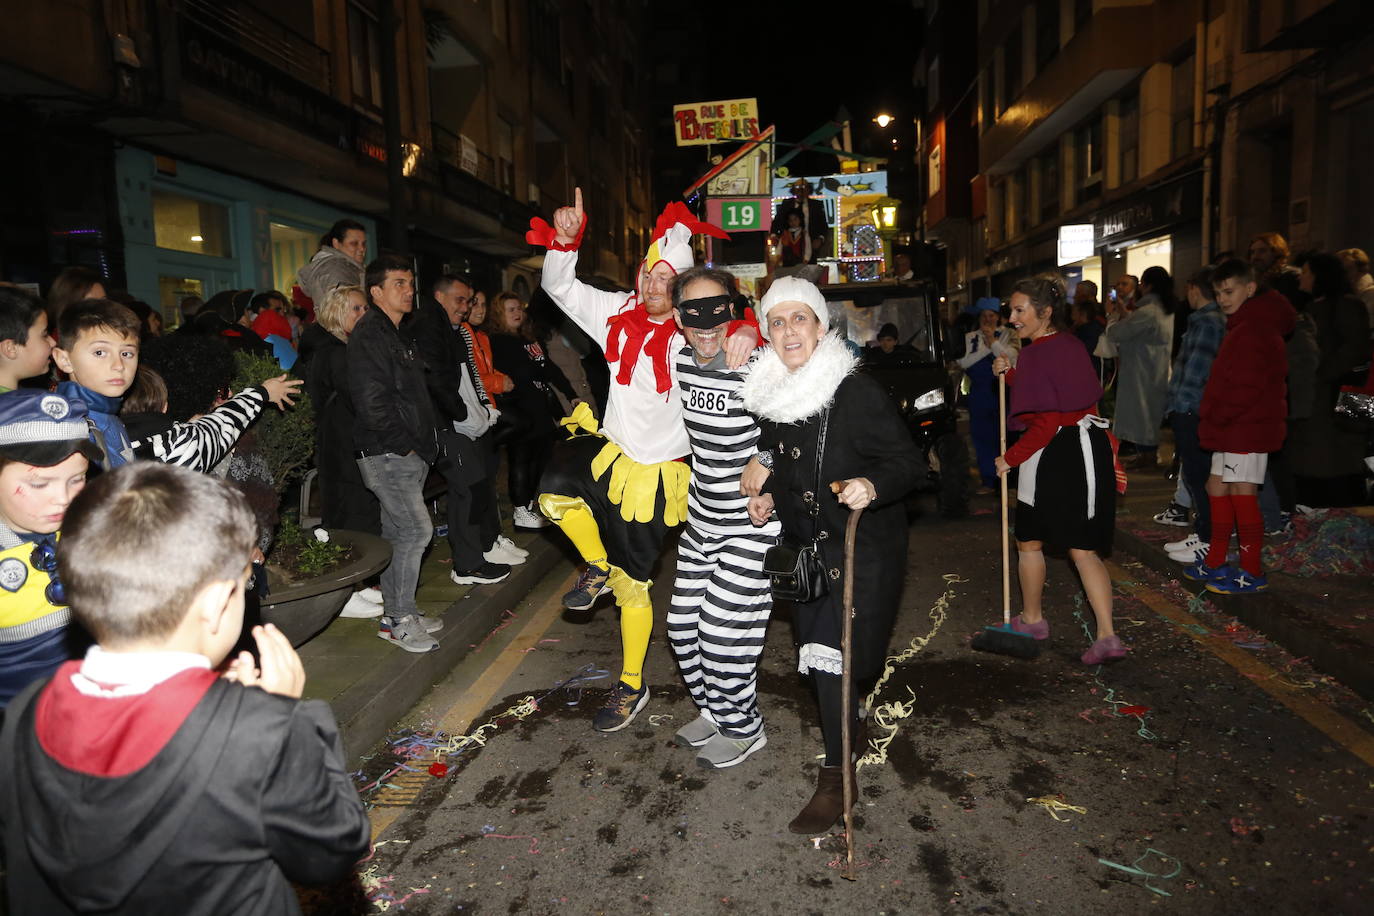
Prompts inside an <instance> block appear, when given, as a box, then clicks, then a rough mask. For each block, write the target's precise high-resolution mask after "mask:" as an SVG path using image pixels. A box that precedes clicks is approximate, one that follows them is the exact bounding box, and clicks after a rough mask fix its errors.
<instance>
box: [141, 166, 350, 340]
mask: <svg viewBox="0 0 1374 916" xmlns="http://www.w3.org/2000/svg"><path fill="white" fill-rule="evenodd" d="M115 173H116V180H117V183H118V198H119V218H120V221H121V223H122V224H123V230H124V242H125V250H124V255H125V266H126V271H127V277H128V287H129V292H130V293H132V294H133V295H134V296H136V297H137V298H139V299H142V300H143V301H145V302H147V303H148V304H149V305H151V306H153V307H154V308H155V309H157V310H158V311H160V312H162V315H163V318H164V319H165V321H166V322H167V324H168V325H169V326H174V325H176V324H179V323H180V321H181V313H180V302H181V300H182V299H183V298H184V297H186V296H200V297H201V298H203V299H209V298H210V297H211V296H213V295H214V294H215V293H218V292H221V291H223V290H230V289H234V290H237V289H252V290H256V291H259V292H261V291H263V290H272V289H276V290H280V291H281V292H283V293H286V294H287V296H288V297H289V296H290V294H291V287H292V285H293V284H294V283H295V277H296V271H297V270H299V269H300V267H301V266H302V265H304V264H305V263H307V262H308V261H309V260H310V258H311V256H313V255H314V253H315V250H316V249H317V248H318V247H319V239H320V236H321V235H323V234H324V232H325V230H327V229H328V228H329V227H330V226H331V225H333V223H334V222H335V220H338V219H342V218H345V217H349V218H352V219H356V220H358V221H359V222H360V223H362V224H363V225H364V226H366V227H367V235H368V251H369V257H371V255H372V254H373V253H375V251H376V231H375V226H374V224H373V221H372V220H370V219H367V218H364V217H362V216H359V215H358V214H356V213H348V212H341V211H340V210H339V209H337V208H335V207H330V206H328V205H326V204H322V203H320V202H318V201H315V200H311V199H309V198H306V197H301V196H299V195H296V194H292V193H289V192H287V191H280V190H276V189H274V188H270V187H267V186H266V185H262V184H259V183H257V182H255V181H250V180H248V179H245V178H239V177H237V176H233V175H228V174H225V173H223V172H219V171H216V170H214V169H210V168H206V167H204V166H199V165H195V164H193V163H190V162H187V161H185V160H179V159H172V158H169V157H166V156H160V155H157V154H155V153H152V152H149V151H147V150H142V149H138V148H135V147H124V148H123V149H120V150H118V152H117V153H116V160H115Z"/></svg>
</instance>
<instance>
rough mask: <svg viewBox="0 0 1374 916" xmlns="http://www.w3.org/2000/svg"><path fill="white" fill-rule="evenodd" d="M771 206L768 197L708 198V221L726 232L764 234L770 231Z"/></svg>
mask: <svg viewBox="0 0 1374 916" xmlns="http://www.w3.org/2000/svg"><path fill="white" fill-rule="evenodd" d="M770 204H772V201H771V200H770V199H769V198H767V197H708V198H707V199H706V221H707V222H709V223H713V224H715V225H717V226H719V227H720V228H722V229H724V230H725V231H726V232H764V231H766V230H767V229H768V223H769V216H770V215H771V214H770V213H769V210H770Z"/></svg>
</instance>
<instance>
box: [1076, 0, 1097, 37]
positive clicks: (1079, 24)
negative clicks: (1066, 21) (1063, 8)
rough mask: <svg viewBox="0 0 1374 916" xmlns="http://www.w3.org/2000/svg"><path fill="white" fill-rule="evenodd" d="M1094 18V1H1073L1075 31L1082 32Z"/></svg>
mask: <svg viewBox="0 0 1374 916" xmlns="http://www.w3.org/2000/svg"><path fill="white" fill-rule="evenodd" d="M1092 18H1093V0H1073V30H1074V32H1075V33H1077V32H1079V31H1081V30H1082V29H1083V27H1084V26H1086V25H1087V24H1088V22H1089V21H1090V20H1091V19H1092Z"/></svg>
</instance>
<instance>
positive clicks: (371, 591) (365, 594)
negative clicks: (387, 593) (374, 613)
mask: <svg viewBox="0 0 1374 916" xmlns="http://www.w3.org/2000/svg"><path fill="white" fill-rule="evenodd" d="M357 594H358V595H360V596H361V597H362V598H363V600H364V601H371V602H372V603H373V604H375V605H377V606H378V607H381V606H382V590H381V588H380V587H378V586H376V585H373V586H370V587H369V588H361V589H358V592H357Z"/></svg>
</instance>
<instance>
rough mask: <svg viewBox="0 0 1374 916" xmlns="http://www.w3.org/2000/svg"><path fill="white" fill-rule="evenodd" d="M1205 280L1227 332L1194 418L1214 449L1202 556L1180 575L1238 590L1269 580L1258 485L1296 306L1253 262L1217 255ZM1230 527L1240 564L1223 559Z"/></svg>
mask: <svg viewBox="0 0 1374 916" xmlns="http://www.w3.org/2000/svg"><path fill="white" fill-rule="evenodd" d="M1212 280H1213V283H1214V285H1215V287H1216V293H1217V305H1219V306H1220V307H1221V311H1222V312H1223V314H1225V315H1226V337H1225V339H1223V340H1222V343H1221V349H1220V350H1219V351H1218V352H1217V358H1216V360H1215V362H1213V363H1212V373H1211V375H1210V376H1209V377H1208V379H1207V387H1206V388H1204V389H1203V392H1202V409H1201V412H1200V413H1199V423H1198V439H1199V440H1200V442H1201V444H1202V447H1203V448H1204V449H1207V450H1209V451H1211V452H1212V453H1213V454H1212V471H1211V474H1210V475H1209V476H1208V478H1207V499H1208V505H1209V506H1210V507H1211V511H1212V532H1211V540H1210V542H1209V545H1208V550H1207V556H1206V557H1205V558H1204V559H1203V560H1201V561H1200V562H1198V563H1194V564H1193V565H1192V566H1189V567H1187V568H1186V569H1185V570H1184V571H1183V575H1184V577H1185V578H1187V579H1191V580H1192V581H1194V582H1202V583H1204V584H1205V585H1206V587H1207V590H1208V591H1209V592H1215V593H1217V594H1219V595H1244V594H1249V593H1251V592H1258V591H1263V590H1264V589H1266V588H1268V587H1269V582H1268V580H1267V579H1266V578H1265V576H1264V569H1263V566H1262V562H1261V557H1260V552H1261V550H1262V548H1263V546H1264V521H1263V519H1262V518H1261V516H1260V509H1259V496H1258V493H1259V487H1260V485H1261V484H1263V483H1264V471H1265V468H1266V466H1267V465H1268V459H1269V453H1270V452H1276V451H1278V450H1279V449H1280V448H1281V447H1282V446H1283V440H1284V437H1285V436H1286V435H1287V431H1288V427H1287V423H1286V421H1285V417H1286V416H1287V414H1288V402H1287V387H1286V382H1287V377H1288V357H1287V354H1286V351H1285V348H1284V340H1283V339H1284V337H1285V336H1287V335H1288V334H1291V333H1292V331H1293V326H1294V324H1295V323H1296V321H1297V312H1296V311H1295V310H1294V309H1293V306H1292V305H1291V304H1289V302H1288V300H1287V299H1285V298H1284V296H1283V294H1282V293H1278V292H1275V291H1274V290H1265V291H1264V292H1262V293H1261V292H1259V291H1258V285H1257V283H1256V281H1255V274H1254V271H1253V269H1252V268H1251V267H1250V265H1249V264H1247V263H1245V262H1244V261H1241V260H1239V259H1232V260H1229V261H1224V262H1222V263H1221V264H1220V265H1219V266H1218V267H1217V268H1216V270H1215V271H1214V272H1213V275H1212ZM1233 529H1234V530H1235V532H1236V536H1237V538H1238V539H1239V540H1240V569H1235V568H1234V567H1232V566H1230V565H1229V564H1227V562H1226V548H1227V546H1228V545H1229V543H1230V541H1231V531H1232V530H1233Z"/></svg>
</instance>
